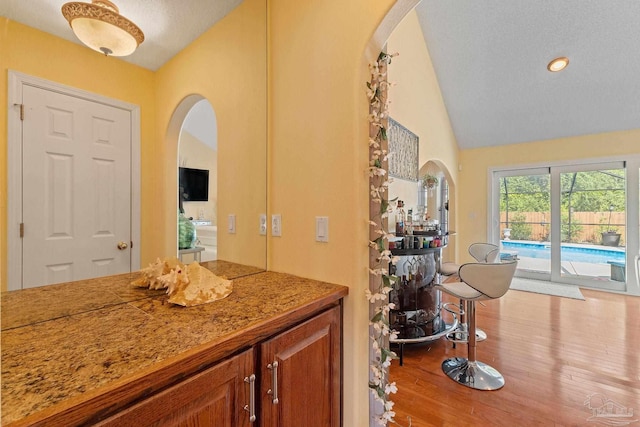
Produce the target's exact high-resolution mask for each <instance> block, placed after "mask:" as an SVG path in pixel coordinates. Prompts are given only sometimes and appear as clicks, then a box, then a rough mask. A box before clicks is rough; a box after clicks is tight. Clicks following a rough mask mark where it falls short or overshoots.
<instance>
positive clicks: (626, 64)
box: [417, 0, 640, 150]
mask: <svg viewBox="0 0 640 427" xmlns="http://www.w3.org/2000/svg"><path fill="white" fill-rule="evenodd" d="M417 14H418V18H419V20H420V23H421V26H422V28H423V33H424V36H425V41H426V43H427V46H428V49H429V53H430V55H431V58H432V61H433V64H434V69H435V71H436V75H437V77H438V82H439V84H440V88H441V90H442V96H443V98H444V101H445V105H446V107H447V111H448V113H449V117H450V119H451V123H452V126H453V130H454V132H455V135H456V139H457V141H458V145H459V146H460V148H463V149H464V148H474V147H482V146H492V145H502V144H511V143H518V142H526V141H537V140H545V139H553V138H559V137H567V136H575V135H585V134H594V133H600V132H610V131H616V130H628V129H635V128H640V1H637V0H616V1H611V0H562V1H560V0H537V1H531V0H482V1H480V0H422V3H421V4H419V5H418V7H417ZM558 56H567V57H569V60H570V64H569V66H568V67H567V68H566V69H565V70H564V71H562V72H560V73H550V72H549V71H547V69H546V66H547V64H548V63H549V61H550V60H551V59H553V58H555V57H558ZM603 143H606V141H603ZM638 147H639V150H640V141H638Z"/></svg>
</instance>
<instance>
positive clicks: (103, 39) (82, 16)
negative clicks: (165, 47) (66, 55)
mask: <svg viewBox="0 0 640 427" xmlns="http://www.w3.org/2000/svg"><path fill="white" fill-rule="evenodd" d="M118 12H119V11H118V8H117V7H116V5H114V4H113V3H111V2H110V1H108V0H93V2H92V3H80V2H71V3H65V4H64V5H63V6H62V14H63V15H64V17H65V18H66V19H67V21H69V25H70V26H71V28H72V29H73V32H74V33H75V35H76V36H77V37H78V39H80V41H81V42H82V43H84V44H85V45H87V46H88V47H90V48H91V49H93V50H95V51H98V52H102V53H104V54H105V55H112V56H127V55H131V54H132V53H133V52H134V51H135V50H136V48H137V47H138V45H140V43H142V42H143V41H144V34H143V33H142V30H140V28H138V26H137V25H136V24H134V23H133V22H131V21H129V20H128V19H127V18H125V17H124V16H121V15H120V14H119V13H118Z"/></svg>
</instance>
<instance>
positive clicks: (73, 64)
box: [0, 17, 162, 290]
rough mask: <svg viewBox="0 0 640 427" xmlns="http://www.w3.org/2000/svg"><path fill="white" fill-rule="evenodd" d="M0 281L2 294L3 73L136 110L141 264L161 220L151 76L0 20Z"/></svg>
mask: <svg viewBox="0 0 640 427" xmlns="http://www.w3.org/2000/svg"><path fill="white" fill-rule="evenodd" d="M0 46H1V48H0V49H2V50H0V61H1V62H0V69H1V72H2V76H1V79H0V100H1V102H0V170H1V171H3V172H2V173H1V174H0V272H1V273H0V274H1V277H0V280H1V281H2V290H6V289H7V271H6V263H7V237H6V231H7V176H6V172H5V171H6V170H7V111H6V108H7V102H6V99H7V91H8V88H7V75H8V71H7V70H14V71H19V72H22V73H25V74H29V75H32V76H36V77H40V78H43V79H47V80H50V81H53V82H56V83H61V84H65V85H69V86H73V87H75V88H79V89H83V90H87V91H90V92H93V93H97V94H100V95H103V96H106V97H110V98H114V99H118V100H121V101H125V102H129V103H132V104H136V105H139V106H140V116H141V125H140V126H141V128H140V135H141V141H140V144H141V149H140V152H141V158H142V165H141V169H142V170H141V194H142V197H141V206H142V207H141V209H142V212H141V215H142V229H141V233H142V236H144V238H143V241H142V242H141V243H142V244H141V258H142V260H143V261H144V260H148V259H150V258H151V257H153V256H154V253H155V252H156V248H157V247H159V246H160V242H161V237H160V236H158V235H157V233H152V231H151V230H157V229H158V228H159V227H160V226H161V224H162V222H161V220H162V216H158V215H156V214H155V212H154V209H153V206H154V205H157V203H158V202H159V201H160V200H161V198H160V196H161V195H160V194H158V192H157V191H154V187H155V182H156V181H157V180H158V179H159V177H160V176H162V175H161V170H158V168H157V167H156V166H155V165H156V164H158V163H159V162H160V159H161V157H160V156H159V155H158V152H157V150H156V149H155V146H156V145H157V138H156V136H155V128H154V124H155V106H154V105H155V99H154V89H153V82H154V74H153V73H152V72H151V71H149V70H146V69H144V68H141V67H138V66H135V65H131V64H129V63H127V62H124V61H121V60H118V59H116V58H107V57H105V56H103V55H99V54H96V52H94V51H92V50H90V49H87V48H85V47H82V46H79V45H76V44H74V43H71V42H68V41H66V40H63V39H61V38H58V37H53V36H51V35H49V34H46V33H43V32H41V31H38V30H35V29H33V28H30V27H27V26H24V25H22V24H19V23H17V22H14V21H10V20H8V19H6V18H3V17H0Z"/></svg>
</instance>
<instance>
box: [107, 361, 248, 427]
mask: <svg viewBox="0 0 640 427" xmlns="http://www.w3.org/2000/svg"><path fill="white" fill-rule="evenodd" d="M252 372H253V350H247V351H245V352H243V353H241V354H239V355H237V356H235V357H232V358H231V359H229V360H226V361H224V362H222V363H219V364H217V365H215V366H214V367H212V368H209V369H206V370H205V371H203V372H201V373H199V374H196V375H194V376H192V377H191V378H188V379H186V380H184V381H182V382H180V383H178V384H176V385H174V386H173V387H169V388H168V389H166V390H165V391H162V392H160V393H158V394H156V395H154V396H152V397H150V398H148V399H146V400H144V401H142V402H140V403H138V404H137V405H134V406H133V407H131V408H129V409H126V410H124V411H122V412H120V413H118V414H116V415H114V416H113V417H111V418H109V419H107V420H105V421H103V422H101V423H100V424H98V425H99V426H108V427H127V426H130V427H140V426H152V425H153V426H184V427H196V426H203V427H204V426H216V427H236V426H238V427H248V426H250V425H251V424H250V420H249V412H248V411H246V410H245V409H244V406H245V405H249V397H250V387H251V384H250V383H249V382H248V381H245V378H247V379H248V378H249V377H250V375H251V373H252ZM254 386H255V383H254Z"/></svg>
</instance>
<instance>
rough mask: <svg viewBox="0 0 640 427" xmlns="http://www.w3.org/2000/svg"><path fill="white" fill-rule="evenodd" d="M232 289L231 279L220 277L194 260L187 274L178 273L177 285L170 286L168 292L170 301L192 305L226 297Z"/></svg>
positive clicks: (186, 305) (187, 305)
mask: <svg viewBox="0 0 640 427" xmlns="http://www.w3.org/2000/svg"><path fill="white" fill-rule="evenodd" d="M232 290H233V283H232V282H231V280H227V279H223V278H222V277H218V276H216V275H215V274H213V273H212V272H211V271H209V270H207V269H206V268H204V267H202V266H201V265H200V264H198V263H197V262H192V263H191V264H189V266H188V267H187V270H186V274H183V275H182V276H180V275H178V280H177V281H176V283H175V287H174V288H169V289H168V290H167V293H168V294H169V295H170V296H169V302H170V303H173V304H178V305H183V306H185V307H191V306H194V305H200V304H206V303H208V302H212V301H216V300H219V299H222V298H226V297H227V296H229V294H230V293H231V291H232Z"/></svg>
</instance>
